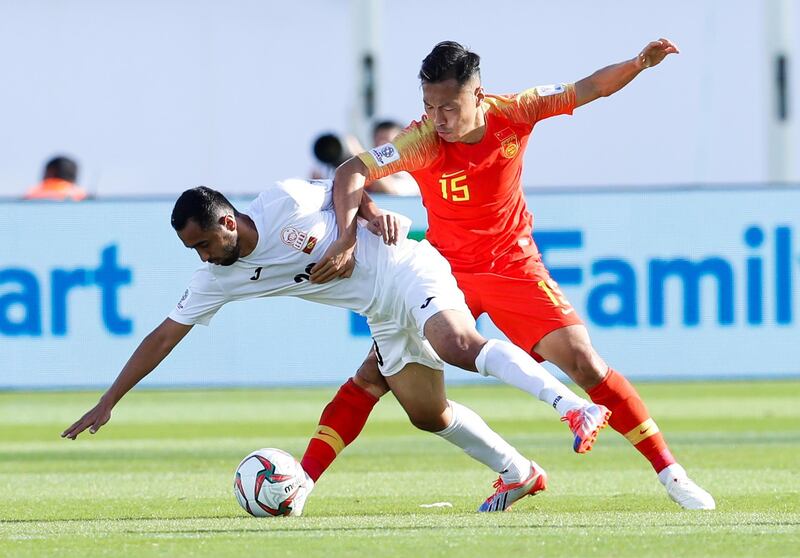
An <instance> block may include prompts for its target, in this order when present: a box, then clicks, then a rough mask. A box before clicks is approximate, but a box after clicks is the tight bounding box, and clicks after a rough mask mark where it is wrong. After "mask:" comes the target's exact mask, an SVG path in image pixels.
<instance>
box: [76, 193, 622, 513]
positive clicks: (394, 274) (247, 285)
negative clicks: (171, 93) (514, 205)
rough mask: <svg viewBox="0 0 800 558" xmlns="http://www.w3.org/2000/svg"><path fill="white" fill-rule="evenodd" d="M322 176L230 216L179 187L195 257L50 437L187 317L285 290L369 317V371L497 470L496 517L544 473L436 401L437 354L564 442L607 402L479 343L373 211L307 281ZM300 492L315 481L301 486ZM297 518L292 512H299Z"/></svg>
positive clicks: (316, 247) (317, 231) (327, 220)
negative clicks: (524, 401) (332, 271)
mask: <svg viewBox="0 0 800 558" xmlns="http://www.w3.org/2000/svg"><path fill="white" fill-rule="evenodd" d="M331 190H332V186H331V183H330V182H328V181H324V182H313V183H309V182H306V181H302V180H290V181H286V182H282V183H279V184H278V185H276V186H275V187H273V188H270V189H268V190H266V191H265V192H263V193H262V194H260V195H259V196H258V198H256V199H255V200H254V201H253V202H252V203H251V204H250V206H249V207H248V209H247V210H246V211H244V212H239V211H237V210H236V209H234V207H233V206H232V205H231V204H230V202H229V201H228V200H227V199H226V198H225V197H224V196H223V195H222V194H220V193H219V192H217V191H215V190H212V189H210V188H206V187H199V188H194V189H191V190H187V191H186V192H184V193H183V194H182V195H181V196H180V198H179V199H178V201H177V202H176V204H175V208H174V209H173V212H172V226H173V228H174V229H175V231H176V232H177V234H178V237H179V238H180V239H181V241H182V242H183V244H184V245H185V246H186V247H187V248H190V249H193V250H196V251H197V253H198V255H199V256H200V258H201V259H202V260H203V262H205V263H204V265H203V266H202V267H200V268H199V269H198V270H197V271H196V272H195V274H194V277H193V278H192V280H191V282H190V284H189V287H188V288H187V289H186V291H185V293H184V294H183V297H182V298H181V299H180V301H179V302H178V304H177V306H176V307H175V309H174V310H173V311H172V312H171V313H170V314H169V316H168V317H167V318H166V319H165V320H164V321H163V322H162V323H161V324H160V325H159V326H158V327H156V329H155V330H153V332H151V333H150V334H149V335H148V336H147V337H145V339H144V340H143V341H142V342H141V343H140V345H139V347H138V348H137V349H136V350H135V351H134V353H133V355H132V356H131V358H130V359H129V360H128V362H127V364H126V365H125V366H124V367H123V369H122V371H121V372H120V374H119V376H118V377H117V379H116V380H115V381H114V383H113V384H112V385H111V387H110V388H109V389H108V390H107V391H106V392H105V394H104V395H103V396H102V397H101V398H100V401H99V402H98V403H97V405H96V406H95V407H94V408H92V409H91V410H90V411H88V412H87V413H86V414H85V415H84V416H83V417H81V418H80V419H79V420H78V421H76V422H75V423H74V424H73V425H72V426H70V427H69V428H68V429H67V430H65V431H64V432H63V433H62V436H63V437H66V438H71V439H75V438H76V437H77V436H78V435H79V434H80V433H81V432H83V431H84V430H86V429H87V428H89V429H90V432H91V433H95V432H96V431H97V430H98V429H99V428H100V427H101V426H103V425H104V424H105V423H106V422H108V420H109V419H110V418H111V410H112V408H113V407H114V406H115V405H116V404H117V403H118V402H119V400H120V399H121V398H122V397H123V395H124V394H125V393H127V392H128V391H129V390H130V389H131V388H133V387H134V386H135V385H136V384H137V383H138V382H139V381H140V380H142V378H144V377H145V376H146V375H147V374H149V373H150V372H151V371H152V370H153V369H154V368H155V367H156V366H157V365H158V364H159V363H160V362H161V360H162V359H163V358H164V357H166V355H167V354H169V352H170V351H171V350H172V349H173V348H174V347H175V346H176V345H177V344H178V343H179V342H180V340H181V339H183V337H184V336H185V335H186V334H187V333H188V332H189V330H191V329H192V327H193V326H194V325H195V324H208V323H209V321H210V320H211V318H212V316H213V315H214V314H215V313H216V312H217V311H218V310H219V309H220V308H221V307H222V306H223V305H224V304H226V303H227V302H230V301H233V300H243V299H249V298H254V297H265V296H294V297H298V298H303V299H305V300H309V301H313V302H319V303H322V304H327V305H333V306H339V307H342V308H347V309H350V310H353V311H356V312H359V313H361V314H363V315H365V316H366V317H367V320H368V323H369V327H370V329H371V332H372V335H373V339H374V341H375V350H376V353H377V354H378V355H379V367H380V371H381V373H382V374H383V375H384V376H385V377H386V380H387V383H388V384H389V386H390V388H391V389H392V391H393V392H394V394H395V396H396V397H397V400H398V401H399V402H400V404H401V405H402V406H403V408H404V409H405V411H406V413H407V414H408V416H409V418H410V419H411V422H412V423H413V424H414V425H415V426H416V427H418V428H420V429H422V430H427V431H430V432H434V433H435V434H437V435H439V436H441V437H442V438H444V439H446V440H448V441H449V442H451V443H453V444H455V445H457V446H458V447H460V448H462V449H463V450H464V451H465V452H466V453H467V454H468V455H470V456H471V457H473V458H474V459H476V460H477V461H479V462H481V463H483V464H484V465H486V466H488V467H490V468H491V469H493V470H494V471H496V472H498V473H500V479H498V481H497V482H496V483H495V487H496V488H497V490H496V492H495V493H494V494H492V495H491V496H490V497H489V498H488V499H487V500H486V501H485V502H484V503H483V504H482V505H481V507H480V508H479V511H502V510H505V509H507V508H508V507H510V506H511V505H512V504H513V503H514V502H515V501H517V500H519V499H520V498H522V497H523V496H526V495H528V494H536V493H537V492H540V491H542V490H544V489H545V488H546V480H547V475H546V473H545V472H544V470H543V469H542V468H541V467H539V465H537V464H536V463H535V462H533V461H530V460H528V459H526V458H525V457H523V456H522V455H521V454H520V453H519V452H518V451H517V450H516V449H514V448H513V447H512V446H511V445H509V444H508V443H507V442H506V441H505V440H503V439H502V438H501V437H500V436H499V435H498V434H497V433H495V432H494V431H492V430H491V429H490V428H489V427H488V425H486V423H485V422H484V421H483V420H482V419H481V418H480V417H479V416H478V415H477V414H475V413H474V412H473V411H471V410H469V409H467V408H466V407H464V406H462V405H459V404H458V403H455V402H453V401H448V400H447V398H446V395H445V388H444V379H443V374H442V369H443V367H444V362H448V363H450V364H453V365H456V366H459V367H461V368H463V369H465V370H471V371H474V372H479V373H481V374H483V375H491V376H494V377H496V378H499V379H500V380H502V381H504V382H506V383H509V384H511V385H514V386H516V387H518V388H520V389H523V390H525V391H526V392H528V393H530V394H532V395H534V396H535V397H537V398H539V399H541V400H542V401H545V402H546V403H548V404H549V405H551V406H552V407H553V408H554V409H556V411H557V412H558V413H559V414H560V415H561V416H562V420H567V421H568V422H569V423H570V428H571V429H572V430H573V433H574V434H575V436H576V444H578V443H580V444H582V445H584V446H587V445H588V446H589V447H590V446H591V443H592V442H593V441H594V439H595V437H596V436H597V433H598V431H599V430H600V429H601V428H602V427H604V426H605V425H606V424H607V420H608V415H609V412H608V410H607V409H606V408H605V407H602V406H598V405H594V404H591V403H589V402H587V401H586V400H584V399H582V398H580V397H578V396H577V395H575V394H574V393H572V392H571V391H570V390H569V389H568V388H567V387H566V386H564V385H563V384H562V383H561V382H559V381H558V380H557V379H556V378H554V377H553V376H551V375H550V374H549V373H548V372H547V371H546V370H545V369H544V368H542V367H541V366H540V365H539V364H537V363H536V362H535V361H534V360H533V359H532V358H531V357H530V356H529V355H528V354H526V353H525V352H524V351H522V350H521V349H519V348H517V347H515V346H514V345H512V344H510V343H506V342H503V341H497V340H490V341H487V340H486V339H484V338H483V337H482V336H481V335H480V334H479V333H478V332H477V330H476V329H475V321H474V319H473V318H472V316H471V314H470V312H469V310H468V309H467V307H466V305H465V302H464V296H463V294H462V293H461V291H460V290H459V289H458V287H457V286H456V283H455V279H454V278H453V276H452V275H451V274H450V267H449V265H448V264H447V261H446V260H445V259H444V258H443V257H442V256H441V255H440V254H439V253H438V252H437V251H436V250H435V249H434V248H433V247H432V246H431V245H430V244H428V243H427V242H426V241H422V242H416V241H413V240H409V239H406V238H405V233H406V232H407V230H408V225H409V222H408V220H407V219H405V218H404V217H401V216H391V215H387V214H380V213H379V211H378V210H377V208H376V207H375V206H374V204H371V205H370V203H371V202H369V200H366V202H365V203H366V204H367V205H368V206H369V209H368V210H364V211H362V214H365V215H368V216H370V217H373V218H372V220H371V221H370V222H369V224H368V225H367V224H365V223H364V222H362V223H360V224H358V225H356V223H355V221H354V223H353V226H355V227H356V231H354V232H355V235H356V239H357V243H356V250H355V265H354V266H353V267H352V269H351V272H350V276H349V278H340V279H336V280H333V281H330V282H325V283H312V282H311V281H309V273H310V270H311V268H312V267H313V266H314V264H315V262H316V259H317V258H318V257H319V256H321V255H322V254H323V253H324V252H325V251H326V249H327V248H328V247H329V246H330V245H331V243H333V242H334V241H335V240H336V239H337V238H338V236H339V233H340V231H339V228H338V226H337V223H336V215H335V213H334V211H333V205H332V195H331ZM306 482H307V489H308V490H309V491H310V490H311V488H312V487H313V481H312V480H311V479H310V477H309V478H307V480H306ZM297 511H298V512H300V511H301V510H297Z"/></svg>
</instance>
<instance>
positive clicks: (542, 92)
mask: <svg viewBox="0 0 800 558" xmlns="http://www.w3.org/2000/svg"><path fill="white" fill-rule="evenodd" d="M535 89H536V93H538V94H539V96H540V97H549V96H550V95H559V94H561V93H563V92H564V91H566V88H565V87H564V84H563V83H559V84H552V85H539V86H538V87H536V88H535Z"/></svg>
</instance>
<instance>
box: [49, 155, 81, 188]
mask: <svg viewBox="0 0 800 558" xmlns="http://www.w3.org/2000/svg"><path fill="white" fill-rule="evenodd" d="M44 177H45V178H60V179H61V180H66V181H67V182H75V181H77V180H78V163H76V162H75V161H74V160H72V159H70V158H69V157H64V156H63V155H59V156H58V157H53V158H52V159H50V160H49V161H47V164H45V166H44Z"/></svg>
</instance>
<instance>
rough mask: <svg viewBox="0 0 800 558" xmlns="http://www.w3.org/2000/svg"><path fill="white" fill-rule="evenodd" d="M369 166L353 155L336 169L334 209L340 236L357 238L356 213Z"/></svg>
mask: <svg viewBox="0 0 800 558" xmlns="http://www.w3.org/2000/svg"><path fill="white" fill-rule="evenodd" d="M368 172H369V171H368V170H367V166H366V165H365V164H364V163H363V162H362V161H361V159H359V158H358V157H351V158H350V159H348V160H347V161H345V162H344V163H342V164H341V165H339V168H337V169H336V175H335V177H334V179H333V210H334V212H335V213H336V223H337V225H338V227H339V237H340V238H341V237H343V236H345V235H349V236H351V237H353V238H355V234H356V213H357V211H358V209H359V206H360V205H361V199H362V197H363V194H364V184H365V183H366V181H367V174H368Z"/></svg>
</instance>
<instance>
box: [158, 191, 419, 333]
mask: <svg viewBox="0 0 800 558" xmlns="http://www.w3.org/2000/svg"><path fill="white" fill-rule="evenodd" d="M244 213H245V214H246V215H248V216H249V217H250V218H251V219H252V220H253V223H254V224H255V227H256V230H257V231H258V243H257V244H256V247H255V249H254V250H253V251H252V253H250V254H248V255H247V256H246V257H243V258H240V259H238V260H237V261H236V262H235V263H234V264H232V265H230V266H219V265H214V264H210V263H206V264H203V266H201V267H200V268H199V269H198V270H197V271H196V272H195V274H194V277H193V278H192V280H191V283H190V284H189V287H188V288H187V289H186V291H185V292H184V294H183V298H181V300H180V302H179V303H178V305H177V306H176V308H175V309H174V310H173V311H172V312H171V313H170V314H169V318H170V319H172V320H174V321H176V322H178V323H181V324H185V325H194V324H204V325H207V324H208V323H209V321H210V320H211V318H212V317H213V316H214V314H215V313H216V312H217V310H219V309H220V308H221V307H222V306H223V305H224V304H225V303H227V302H230V301H233V300H244V299H248V298H255V297H265V296H293V297H298V298H302V299H305V300H310V301H312V302H319V303H322V304H327V305H331V306H339V307H342V308H347V309H350V310H353V311H355V312H358V313H359V314H362V315H371V316H375V315H382V314H385V313H386V312H387V311H390V309H389V308H383V306H387V305H389V306H391V301H388V300H384V301H381V300H380V299H379V297H378V291H379V290H380V288H379V287H380V284H381V270H382V269H383V268H384V266H385V264H386V262H387V260H388V259H394V258H393V257H392V256H391V254H392V253H397V252H402V251H403V250H404V248H403V245H404V241H399V243H398V246H392V247H390V246H386V245H385V244H384V243H383V240H382V238H381V237H380V236H377V235H374V234H372V233H371V232H369V231H368V230H367V229H366V228H365V226H363V225H362V224H361V223H359V225H358V227H357V232H356V251H355V259H356V265H355V268H354V270H353V274H352V276H351V277H349V278H347V279H334V280H333V281H330V282H328V283H323V284H315V283H311V282H310V281H309V280H308V279H309V272H310V270H311V268H312V267H313V265H314V264H315V263H316V262H317V261H318V258H320V257H321V256H322V254H324V253H325V251H326V250H327V249H328V247H329V246H330V244H331V243H332V242H333V241H334V240H336V238H337V237H338V229H337V226H336V216H335V214H334V211H333V199H332V183H331V181H329V180H324V181H311V182H308V181H305V180H300V179H296V180H287V181H284V182H279V183H278V184H276V185H275V186H273V187H272V188H270V189H268V190H266V191H264V192H262V193H261V194H260V195H259V196H258V197H257V198H256V199H255V200H254V201H253V202H252V203H251V204H250V206H249V207H248V208H247V210H245V211H244ZM398 217H400V221H401V224H402V225H404V230H401V231H400V234H399V235H398V238H403V239H404V238H405V236H406V234H407V232H408V227H409V226H410V221H409V220H408V219H406V218H403V217H401V216H398ZM408 242H412V241H405V243H408Z"/></svg>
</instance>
